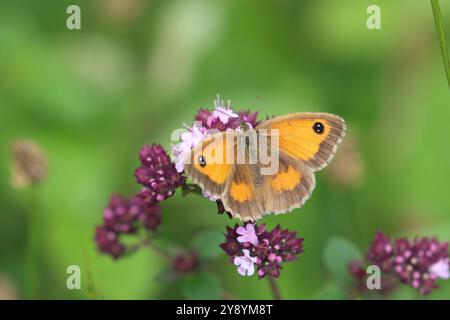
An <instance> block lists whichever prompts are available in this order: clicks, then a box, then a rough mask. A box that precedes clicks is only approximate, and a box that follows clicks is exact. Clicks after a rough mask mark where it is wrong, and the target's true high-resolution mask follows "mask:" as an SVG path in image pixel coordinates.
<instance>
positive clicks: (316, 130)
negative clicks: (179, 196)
mask: <svg viewBox="0 0 450 320" xmlns="http://www.w3.org/2000/svg"><path fill="white" fill-rule="evenodd" d="M249 130H253V131H254V132H255V133H256V136H257V137H264V138H265V139H258V140H257V144H263V143H264V144H266V145H267V149H268V150H269V153H271V151H272V150H271V146H272V141H273V140H274V139H275V140H276V141H277V144H276V145H277V149H278V150H277V151H278V152H277V153H276V154H277V156H278V159H276V161H277V162H278V166H277V168H278V170H276V171H275V172H272V173H271V174H262V172H263V171H262V169H263V168H267V167H268V166H270V165H272V164H273V163H272V162H273V161H274V159H271V161H270V163H262V161H259V160H258V159H259V158H258V159H257V161H256V162H255V161H250V160H251V159H250V156H249V149H251V147H249V143H248V140H245V138H244V141H247V142H246V143H245V144H244V147H245V146H246V147H248V148H245V155H244V161H237V155H238V154H239V151H240V150H238V149H239V148H240V147H242V144H240V143H239V141H240V140H239V138H242V137H243V136H244V135H248V131H246V130H242V131H225V132H219V133H215V134H213V135H212V136H210V137H209V138H207V139H205V140H204V141H203V142H202V143H200V144H199V145H197V146H196V147H194V148H193V149H192V151H191V153H190V155H189V157H188V158H187V159H186V163H185V167H184V168H185V172H186V174H187V175H188V176H189V177H190V178H191V179H192V180H193V181H194V183H196V184H198V185H199V186H200V188H201V189H202V191H203V192H204V193H207V194H209V195H212V196H214V197H216V198H218V199H220V200H221V201H222V203H223V205H224V208H225V210H227V211H228V212H230V213H231V214H232V216H233V217H239V218H240V219H241V220H243V221H256V220H258V219H260V218H261V217H262V216H264V215H266V214H279V213H286V212H290V211H292V210H293V209H295V208H298V207H301V206H302V205H303V204H304V203H305V201H306V200H308V199H309V197H310V196H311V193H312V191H313V189H314V187H315V185H316V180H315V176H314V172H316V171H319V170H321V169H323V168H324V167H326V166H327V165H328V163H330V161H331V159H332V158H333V156H334V154H335V153H336V149H337V147H338V146H339V144H340V143H341V141H342V139H343V138H344V135H345V131H346V126H345V121H344V120H343V119H342V118H341V117H339V116H336V115H333V114H329V113H293V114H288V115H285V116H280V117H275V118H272V119H269V120H266V121H263V122H261V123H260V124H258V125H257V126H256V127H255V128H254V129H249ZM230 137H231V138H230ZM259 147H260V146H259ZM272 154H273V153H272ZM230 155H232V156H231V157H230ZM230 158H231V161H230ZM253 160H254V159H253Z"/></svg>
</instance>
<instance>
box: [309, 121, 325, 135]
mask: <svg viewBox="0 0 450 320" xmlns="http://www.w3.org/2000/svg"><path fill="white" fill-rule="evenodd" d="M312 128H313V130H314V132H315V133H317V134H322V133H323V131H324V130H325V126H324V125H323V123H322V122H316V123H314V125H313V126H312Z"/></svg>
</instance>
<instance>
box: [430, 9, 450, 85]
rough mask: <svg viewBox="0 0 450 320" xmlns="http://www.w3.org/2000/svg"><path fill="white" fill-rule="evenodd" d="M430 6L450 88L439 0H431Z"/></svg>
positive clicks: (449, 72)
mask: <svg viewBox="0 0 450 320" xmlns="http://www.w3.org/2000/svg"><path fill="white" fill-rule="evenodd" d="M431 8H432V10H433V16H434V23H435V25H436V31H437V34H438V37H439V44H440V46H441V53H442V59H443V61H444V69H445V74H446V75H447V82H448V86H449V88H450V60H449V55H448V49H447V42H446V39H445V33H444V23H443V21H442V15H441V7H440V5H439V0H431Z"/></svg>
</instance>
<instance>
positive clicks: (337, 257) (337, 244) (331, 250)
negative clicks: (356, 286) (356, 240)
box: [324, 238, 363, 285]
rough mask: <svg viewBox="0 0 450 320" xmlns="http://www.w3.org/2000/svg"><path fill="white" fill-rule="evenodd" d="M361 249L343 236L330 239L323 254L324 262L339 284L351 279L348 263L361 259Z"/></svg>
mask: <svg viewBox="0 0 450 320" xmlns="http://www.w3.org/2000/svg"><path fill="white" fill-rule="evenodd" d="M362 257H363V255H362V253H361V251H360V250H359V249H358V248H357V247H356V246H355V245H354V244H353V243H351V242H350V241H348V240H346V239H343V238H333V239H331V240H330V241H329V242H328V244H327V246H326V248H325V254H324V263H325V266H326V267H327V269H328V271H329V272H330V273H331V274H332V275H333V277H334V278H335V280H336V281H337V283H338V284H339V285H346V284H348V283H349V282H350V281H351V276H350V273H349V271H348V264H349V263H350V262H351V261H353V260H362Z"/></svg>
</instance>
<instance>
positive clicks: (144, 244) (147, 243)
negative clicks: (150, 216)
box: [128, 237, 172, 263]
mask: <svg viewBox="0 0 450 320" xmlns="http://www.w3.org/2000/svg"><path fill="white" fill-rule="evenodd" d="M142 247H147V248H149V249H150V250H152V251H153V252H155V253H156V254H157V255H158V256H160V257H161V258H163V259H164V260H166V261H167V262H169V263H171V262H172V257H171V256H170V255H169V254H167V253H166V252H164V251H163V250H161V248H160V247H158V246H156V245H155V244H154V243H153V242H152V239H151V238H149V237H148V238H144V239H142V240H141V241H140V242H138V243H136V244H135V245H133V246H131V247H129V248H128V252H129V253H132V252H136V251H137V250H139V249H140V248H142Z"/></svg>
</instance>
